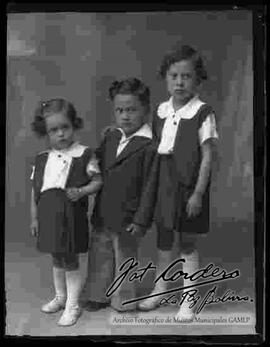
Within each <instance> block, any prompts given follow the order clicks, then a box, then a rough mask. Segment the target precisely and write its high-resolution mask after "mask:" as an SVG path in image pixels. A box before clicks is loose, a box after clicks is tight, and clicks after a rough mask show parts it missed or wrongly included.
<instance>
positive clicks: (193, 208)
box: [186, 193, 202, 218]
mask: <svg viewBox="0 0 270 347" xmlns="http://www.w3.org/2000/svg"><path fill="white" fill-rule="evenodd" d="M201 209H202V195H201V194H199V193H193V194H192V195H191V197H190V198H189V200H188V203H187V207H186V212H187V215H188V217H189V218H190V217H196V216H197V215H198V214H199V213H200V212H201Z"/></svg>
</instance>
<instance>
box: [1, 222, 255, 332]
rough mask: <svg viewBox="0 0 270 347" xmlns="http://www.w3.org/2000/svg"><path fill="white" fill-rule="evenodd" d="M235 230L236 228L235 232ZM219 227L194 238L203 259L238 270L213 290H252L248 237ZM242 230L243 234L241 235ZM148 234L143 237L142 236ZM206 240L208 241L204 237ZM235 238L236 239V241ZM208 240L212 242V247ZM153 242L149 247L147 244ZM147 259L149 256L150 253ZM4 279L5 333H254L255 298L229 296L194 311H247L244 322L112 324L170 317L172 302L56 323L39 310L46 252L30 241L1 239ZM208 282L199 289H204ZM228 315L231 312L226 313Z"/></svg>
mask: <svg viewBox="0 0 270 347" xmlns="http://www.w3.org/2000/svg"><path fill="white" fill-rule="evenodd" d="M238 234H239V233H238ZM220 235H221V234H220V233H216V235H215V234H213V235H212V236H211V237H210V239H209V238H208V240H206V239H202V240H201V241H200V249H201V253H202V254H204V257H203V262H202V263H203V264H208V263H210V262H212V263H214V264H215V265H216V266H219V267H222V268H223V269H226V270H227V271H232V270H234V269H236V268H238V269H239V270H240V273H241V276H240V277H239V278H238V279H235V280H231V281H229V282H227V283H226V284H220V285H219V288H218V293H219V294H222V293H224V292H225V291H226V290H228V289H231V290H234V291H235V292H236V294H238V295H241V296H250V297H251V298H252V299H255V294H254V264H253V263H254V255H253V253H252V252H253V246H252V242H253V240H252V237H251V236H250V233H248V232H246V230H245V228H243V231H242V233H241V235H240V236H242V237H240V236H239V239H238V240H236V239H234V240H233V242H230V241H229V242H228V244H226V245H225V244H224V240H225V239H227V236H228V237H230V235H232V230H228V235H227V236H224V234H222V235H223V238H224V239H223V240H222V238H220ZM243 236H244V237H243ZM147 238H148V239H147ZM209 240H210V241H209ZM240 240H241V241H240ZM153 242H155V236H153V234H151V233H150V234H149V235H147V236H146V240H145V242H144V244H143V245H142V247H141V251H140V257H141V258H142V259H143V262H147V261H148V260H149V259H150V258H149V245H151V244H153ZM211 245H215V247H212V246H211ZM152 248H153V247H152ZM152 259H153V257H152ZM81 262H82V265H83V266H82V273H85V271H86V265H87V255H83V256H82V257H81ZM151 283H152V278H148V279H146V282H145V283H144V285H145V286H146V287H148V289H147V288H146V291H147V292H149V291H150V290H151ZM5 285H6V300H7V303H6V306H7V315H6V334H7V335H30V336H58V335H61V336H63V335H68V336H71V335H150V334H154V335H155V334H157V335H159V334H161V335H204V334H205V335H209V334H210V335H219V334H254V333H255V328H254V327H255V302H254V300H253V302H240V303H236V302H232V303H222V304H219V303H218V304H215V305H208V307H206V308H205V309H204V310H203V311H202V312H201V314H200V317H202V318H209V317H210V318H211V317H212V318H220V317H221V316H222V317H223V318H224V317H227V318H228V317H244V316H245V317H249V318H248V322H246V323H243V322H242V323H241V322H240V323H236V322H234V323H231V324H222V325H221V324H194V323H193V324H192V325H188V324H185V323H183V324H175V323H174V324H167V325H166V324H165V325H148V324H145V323H142V324H140V325H135V324H129V325H113V324H111V321H113V319H114V317H116V316H117V317H122V318H127V317H128V316H130V317H135V316H136V317H144V318H154V317H157V318H158V319H160V318H165V320H166V318H167V317H171V318H173V317H174V315H175V313H176V310H177V309H176V308H173V307H172V306H167V307H163V308H160V309H158V310H155V311H152V312H147V313H146V312H145V313H144V312H138V313H136V314H134V313H129V314H117V313H116V312H114V311H113V310H112V309H103V310H101V311H99V312H95V313H90V312H87V311H84V312H83V315H82V316H81V318H80V319H79V321H78V322H77V324H76V325H75V326H73V327H68V328H61V327H58V326H57V325H56V321H57V320H58V318H59V315H60V313H56V314H52V315H46V314H43V313H42V312H41V311H40V307H41V305H42V304H43V303H44V302H46V300H48V299H49V298H51V297H52V296H53V286H52V278H51V262H50V257H49V256H47V255H42V254H40V253H38V252H37V251H36V250H35V247H33V245H25V244H22V243H7V244H6V254H5ZM210 288H211V287H210V286H208V287H207V288H205V289H204V290H203V291H204V292H205V293H206V291H207V290H209V289H210ZM230 319H231V318H230Z"/></svg>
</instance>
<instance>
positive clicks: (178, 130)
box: [139, 46, 218, 318]
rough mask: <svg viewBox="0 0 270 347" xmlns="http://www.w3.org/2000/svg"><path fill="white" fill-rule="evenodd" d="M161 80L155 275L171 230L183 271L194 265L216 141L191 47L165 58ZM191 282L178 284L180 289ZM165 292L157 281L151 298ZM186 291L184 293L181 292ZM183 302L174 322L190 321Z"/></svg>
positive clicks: (167, 251) (165, 261)
mask: <svg viewBox="0 0 270 347" xmlns="http://www.w3.org/2000/svg"><path fill="white" fill-rule="evenodd" d="M159 73H160V75H161V77H162V78H163V79H164V80H165V81H166V84H167V90H168V92H169V95H170V98H169V100H167V101H165V102H163V103H161V104H160V105H159V107H158V108H157V110H156V112H154V116H153V133H154V135H155V136H156V138H157V139H158V140H159V141H160V142H159V147H158V154H159V156H160V168H159V186H158V199H157V207H156V217H155V222H156V226H157V231H158V265H157V275H158V274H159V273H161V272H162V271H163V270H164V269H165V268H167V267H168V266H169V264H170V263H171V260H172V259H171V250H172V246H173V242H174V232H173V231H174V230H176V232H179V233H180V256H181V258H184V259H185V262H184V263H183V271H184V272H187V273H189V274H192V273H194V272H195V271H196V270H198V267H199V256H198V251H197V246H196V241H197V238H198V237H197V236H198V234H203V233H207V232H208V225H209V188H210V173H211V162H212V152H213V145H214V140H215V139H217V138H218V134H217V131H216V122H215V115H214V111H213V109H212V107H211V106H210V105H208V104H207V103H205V102H203V101H202V100H200V98H199V90H200V88H201V86H202V81H203V80H206V79H207V73H206V70H205V68H204V64H203V61H202V58H201V57H200V55H199V54H198V52H196V51H195V50H194V49H193V48H192V47H190V46H182V47H180V48H179V49H177V50H175V51H172V52H170V53H169V54H167V55H165V57H164V58H163V61H162V63H161V66H160V71H159ZM191 284H193V285H194V284H195V283H194V281H192V282H190V281H189V280H186V279H185V280H184V286H188V285H191ZM165 290H166V283H165V282H163V281H161V280H160V281H158V282H157V283H156V285H155V288H154V291H153V293H152V294H155V293H158V292H163V291H165ZM187 290H188V289H187ZM159 302H160V297H159V296H155V297H150V298H148V299H146V300H145V301H143V302H141V304H140V305H139V306H140V308H141V309H144V310H150V309H153V308H154V307H156V306H157V305H158V304H159ZM189 305H190V303H188V302H187V300H185V301H184V302H183V304H182V305H181V307H180V310H179V312H178V317H179V318H191V317H192V315H193V312H192V309H190V308H189Z"/></svg>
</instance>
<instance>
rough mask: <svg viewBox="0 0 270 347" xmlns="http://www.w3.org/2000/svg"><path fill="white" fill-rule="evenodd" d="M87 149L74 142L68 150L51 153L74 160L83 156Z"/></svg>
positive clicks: (54, 150)
mask: <svg viewBox="0 0 270 347" xmlns="http://www.w3.org/2000/svg"><path fill="white" fill-rule="evenodd" d="M86 148H87V147H86V146H83V145H81V144H80V143H79V142H74V143H73V144H72V145H71V146H70V147H68V148H66V149H61V150H57V149H52V150H51V152H53V153H55V154H61V155H66V156H68V157H72V158H78V157H81V156H82V154H83V152H84V151H85V149H86Z"/></svg>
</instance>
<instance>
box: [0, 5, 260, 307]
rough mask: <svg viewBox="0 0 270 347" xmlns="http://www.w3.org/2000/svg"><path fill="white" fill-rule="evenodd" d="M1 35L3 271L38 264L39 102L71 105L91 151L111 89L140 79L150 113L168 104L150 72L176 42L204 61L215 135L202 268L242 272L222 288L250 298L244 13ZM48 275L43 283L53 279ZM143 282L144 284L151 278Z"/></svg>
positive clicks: (249, 115)
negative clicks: (33, 180)
mask: <svg viewBox="0 0 270 347" xmlns="http://www.w3.org/2000/svg"><path fill="white" fill-rule="evenodd" d="M7 34H8V41H7V45H8V46H7V53H8V56H7V115H6V119H7V121H6V135H7V136H6V141H7V147H6V148H7V151H6V227H5V238H6V255H7V257H8V258H7V259H9V262H10V263H12V262H13V264H14V268H13V270H10V268H8V267H6V272H7V273H11V272H12V271H13V272H12V273H13V275H14V276H15V277H16V274H17V276H18V273H17V272H16V265H15V263H16V261H19V262H22V263H23V262H24V261H25V262H26V261H27V260H26V259H27V257H28V254H31V255H33V254H34V255H35V256H34V257H33V258H32V259H31V261H32V262H33V263H34V264H32V266H35V268H40V267H41V266H40V264H39V254H38V253H37V252H36V251H35V242H34V240H33V239H32V238H31V236H30V228H29V225H30V190H31V184H30V175H31V164H32V161H33V158H34V156H35V154H36V153H37V152H39V151H41V150H43V149H44V148H45V145H46V143H45V141H40V140H38V139H36V138H35V136H34V135H33V134H32V132H31V127H30V124H31V122H32V120H33V113H34V110H35V107H36V105H37V103H38V102H39V101H40V100H45V99H48V98H53V97H64V98H66V99H68V100H70V101H71V102H73V103H74V105H75V107H76V109H77V111H78V113H79V115H80V116H82V117H83V119H84V123H85V126H84V129H83V130H81V131H80V137H81V141H82V143H83V144H86V145H89V146H90V147H92V148H94V147H95V146H97V145H98V143H99V140H100V131H101V130H102V128H103V127H104V126H106V125H109V124H110V123H111V122H112V121H113V116H112V111H111V104H110V101H109V100H108V87H109V85H110V83H111V82H112V81H113V80H114V79H118V78H122V77H127V76H134V77H138V78H141V79H142V80H143V81H144V82H145V83H146V84H147V85H148V86H149V87H150V89H151V101H152V106H153V107H154V106H155V105H156V104H157V103H159V102H161V101H164V100H166V99H167V98H168V95H167V92H166V86H165V82H164V81H160V80H158V78H157V68H158V65H159V63H160V62H161V59H162V57H163V55H164V54H165V52H166V51H168V50H169V49H170V48H171V47H172V45H174V44H175V43H176V42H179V43H182V44H189V45H191V46H193V47H194V48H196V49H198V50H199V51H200V52H201V54H202V56H203V58H204V61H205V63H206V68H207V71H208V76H209V79H208V81H206V82H205V84H204V86H203V90H202V95H201V97H202V99H203V100H205V101H207V102H209V103H210V104H211V105H212V106H213V107H214V109H215V111H216V117H217V124H218V132H219V143H218V157H217V161H216V165H215V170H214V172H213V177H212V190H211V216H210V224H211V230H210V233H209V235H208V236H207V238H203V239H202V240H201V241H200V243H201V244H200V247H201V258H202V263H209V262H214V263H215V264H216V265H219V266H221V267H224V268H225V269H226V270H228V271H230V270H234V269H236V268H237V269H239V270H240V272H241V276H240V278H239V279H236V280H234V281H231V282H230V283H229V284H224V285H223V286H224V288H225V289H226V288H231V289H234V290H236V291H237V293H238V294H242V295H250V296H251V297H253V298H255V293H254V240H253V237H254V235H253V217H254V213H253V71H252V16H251V13H249V12H247V11H223V12H142V13H21V14H9V15H8V23H7ZM90 200H91V201H92V199H90ZM155 238H156V235H155V230H153V231H152V232H150V233H149V234H148V235H147V236H146V238H145V240H144V242H143V244H142V247H141V250H140V253H141V257H142V259H143V260H144V261H147V260H148V259H149V258H151V259H155V257H156V248H155V247H153V246H152V245H153V243H154V242H155ZM33 250H34V251H33ZM8 255H9V256H8ZM15 255H16V256H15ZM15 259H17V260H15ZM19 259H20V260H19ZM24 259H25V260H24ZM6 266H7V265H6ZM48 268H49V267H48ZM9 271H10V272H9ZM40 271H42V269H40ZM48 271H49V270H48ZM18 272H19V270H18ZM46 276H47V278H48V279H50V273H48V275H46ZM8 278H9V280H11V279H10V278H11V277H8ZM22 278H24V281H25V282H24V283H23V284H22V282H20V280H19V282H18V285H19V286H21V288H22V287H23V288H24V289H25V290H28V292H29V291H32V292H33V291H35V292H38V291H39V290H40V289H39V286H38V287H35V288H28V289H27V288H25V285H26V284H25V283H27V278H28V279H29V278H31V271H29V272H27V271H26V273H24V274H20V279H22ZM50 281H51V279H50ZM20 283H21V284H20ZM37 283H38V282H37ZM42 286H43V287H44V286H46V282H45V281H42ZM47 286H48V287H49V286H51V283H47ZM145 286H146V287H147V286H148V287H149V286H150V287H151V284H150V282H149V281H148V283H146V284H145ZM43 290H44V288H43ZM18 293H19V292H18ZM10 295H11V296H12V294H10ZM36 295H38V294H36ZM10 300H12V299H10ZM17 300H20V299H18V298H17ZM21 300H23V299H21ZM30 304H31V303H30ZM224 307H225V306H224ZM248 310H249V308H248Z"/></svg>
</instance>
